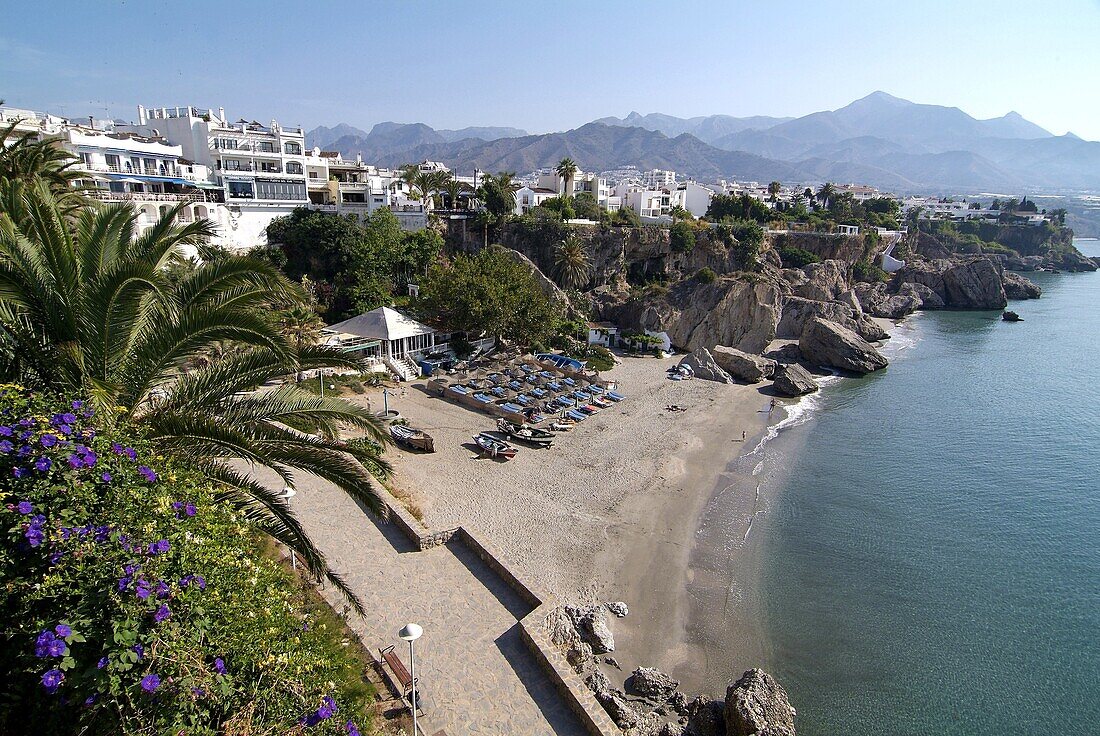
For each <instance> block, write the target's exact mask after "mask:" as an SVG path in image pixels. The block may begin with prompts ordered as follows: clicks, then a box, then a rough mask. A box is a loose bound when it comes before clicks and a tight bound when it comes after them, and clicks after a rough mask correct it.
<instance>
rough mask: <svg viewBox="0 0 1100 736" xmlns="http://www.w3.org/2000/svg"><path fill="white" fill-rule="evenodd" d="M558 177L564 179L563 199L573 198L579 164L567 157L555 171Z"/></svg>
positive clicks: (559, 163)
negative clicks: (574, 178) (574, 180)
mask: <svg viewBox="0 0 1100 736" xmlns="http://www.w3.org/2000/svg"><path fill="white" fill-rule="evenodd" d="M554 171H556V172H557V174H558V176H560V177H561V179H562V191H561V194H562V196H563V197H571V196H573V177H574V176H576V174H577V164H576V162H575V161H573V159H571V158H569V157H566V158H563V159H562V160H561V161H559V162H558V165H557V167H556V168H555V169H554Z"/></svg>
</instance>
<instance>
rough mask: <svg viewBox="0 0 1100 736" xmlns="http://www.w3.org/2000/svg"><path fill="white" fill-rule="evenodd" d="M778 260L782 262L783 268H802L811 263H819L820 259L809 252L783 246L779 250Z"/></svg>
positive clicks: (790, 246)
mask: <svg viewBox="0 0 1100 736" xmlns="http://www.w3.org/2000/svg"><path fill="white" fill-rule="evenodd" d="M779 260H781V261H782V262H783V268H802V267H803V266H808V265H809V264H811V263H820V262H821V259H820V258H818V257H817V256H816V255H814V254H813V253H811V252H810V251H808V250H803V249H802V248H796V247H794V246H793V245H785V246H783V247H782V248H780V249H779Z"/></svg>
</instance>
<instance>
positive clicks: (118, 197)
mask: <svg viewBox="0 0 1100 736" xmlns="http://www.w3.org/2000/svg"><path fill="white" fill-rule="evenodd" d="M90 194H91V196H92V197H94V198H95V199H102V200H104V201H107V202H206V201H207V199H206V196H205V195H203V194H198V193H196V194H163V193H161V192H105V191H102V190H96V191H92V192H90Z"/></svg>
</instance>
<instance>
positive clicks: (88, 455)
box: [84, 450, 99, 468]
mask: <svg viewBox="0 0 1100 736" xmlns="http://www.w3.org/2000/svg"><path fill="white" fill-rule="evenodd" d="M98 459H99V456H98V455H96V454H95V453H94V452H92V451H91V450H88V451H87V452H85V453H84V467H86V468H94V467H95V462H96V460H98Z"/></svg>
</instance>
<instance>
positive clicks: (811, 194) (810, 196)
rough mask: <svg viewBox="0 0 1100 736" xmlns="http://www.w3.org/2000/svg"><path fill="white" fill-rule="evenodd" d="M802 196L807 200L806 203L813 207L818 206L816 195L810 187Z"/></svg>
mask: <svg viewBox="0 0 1100 736" xmlns="http://www.w3.org/2000/svg"><path fill="white" fill-rule="evenodd" d="M802 196H804V197H805V198H806V201H807V202H809V203H810V206H811V207H813V206H814V205H815V204H816V202H815V199H816V195H815V194H814V190H813V189H810V188H809V187H806V190H805V191H804V192H802Z"/></svg>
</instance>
